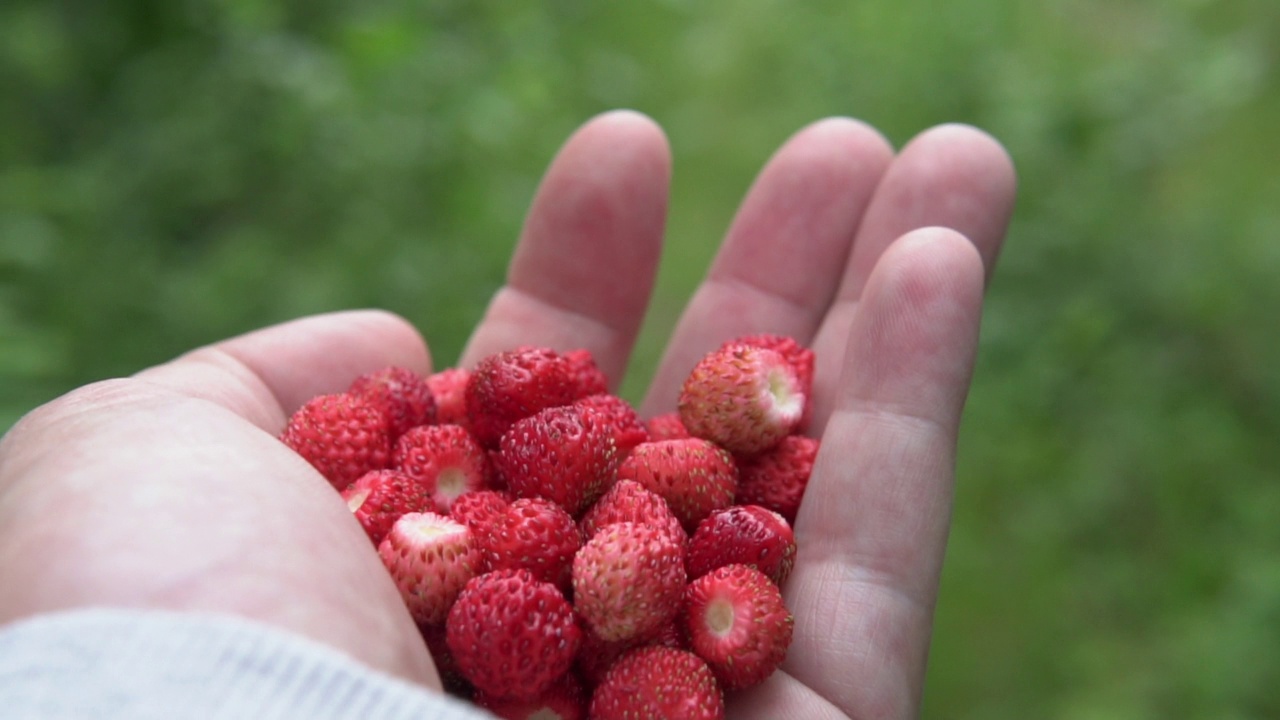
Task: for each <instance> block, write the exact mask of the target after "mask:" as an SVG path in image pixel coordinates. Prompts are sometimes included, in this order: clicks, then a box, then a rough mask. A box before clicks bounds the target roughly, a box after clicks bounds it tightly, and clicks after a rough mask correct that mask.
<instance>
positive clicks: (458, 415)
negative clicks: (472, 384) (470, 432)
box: [427, 368, 471, 427]
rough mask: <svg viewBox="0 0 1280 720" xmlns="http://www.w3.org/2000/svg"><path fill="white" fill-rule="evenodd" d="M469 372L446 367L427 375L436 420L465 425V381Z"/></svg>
mask: <svg viewBox="0 0 1280 720" xmlns="http://www.w3.org/2000/svg"><path fill="white" fill-rule="evenodd" d="M470 379H471V372H470V371H468V370H466V369H464V368H446V369H444V370H441V371H439V372H435V373H432V374H430V375H428V376H427V387H429V388H431V395H432V396H433V397H434V398H435V401H436V422H438V423H440V424H441V425H445V424H448V425H461V426H462V427H467V422H468V421H467V382H468V381H469V380H470Z"/></svg>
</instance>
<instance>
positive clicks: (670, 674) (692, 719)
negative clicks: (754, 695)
mask: <svg viewBox="0 0 1280 720" xmlns="http://www.w3.org/2000/svg"><path fill="white" fill-rule="evenodd" d="M590 717H591V718H593V720H671V719H672V718H681V720H723V718H724V696H723V694H722V693H721V691H720V687H719V686H718V685H717V684H716V679H715V676H714V675H713V674H712V672H711V669H710V668H709V667H707V663H706V662H705V661H704V660H703V659H702V658H700V657H698V656H697V655H694V654H693V653H691V652H688V651H686V650H676V649H674V648H668V647H662V646H649V647H643V648H640V649H637V650H633V651H631V652H629V653H627V654H626V655H624V656H623V657H622V658H620V659H619V660H618V661H617V662H616V663H614V665H613V667H612V668H610V669H609V672H608V673H607V674H606V675H605V677H604V680H603V681H602V682H601V683H600V685H599V686H598V687H597V688H596V690H595V692H594V693H593V694H592V696H591V709H590Z"/></svg>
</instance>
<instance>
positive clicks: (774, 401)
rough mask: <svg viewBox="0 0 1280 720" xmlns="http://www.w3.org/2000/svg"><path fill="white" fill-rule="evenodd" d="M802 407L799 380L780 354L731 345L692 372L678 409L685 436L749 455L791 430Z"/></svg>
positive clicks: (769, 444) (762, 349) (761, 450)
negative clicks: (705, 440) (686, 429)
mask: <svg viewBox="0 0 1280 720" xmlns="http://www.w3.org/2000/svg"><path fill="white" fill-rule="evenodd" d="M805 402H806V396H805V394H804V392H803V390H802V388H801V386H800V380H799V379H798V378H797V377H796V373H795V370H793V369H792V368H791V365H790V364H789V363H788V362H787V360H786V358H784V357H783V356H782V355H781V354H779V353H777V352H775V351H773V350H769V349H767V348H758V347H754V346H751V345H742V344H733V343H731V344H729V345H726V346H724V347H722V348H720V349H719V350H716V351H714V352H712V353H709V354H708V355H707V356H706V357H704V358H703V359H702V360H701V361H700V362H699V363H698V364H697V366H695V367H694V369H693V372H691V373H690V374H689V377H688V378H687V379H686V380H685V383H684V386H683V387H682V388H681V392H680V401H679V409H680V419H681V421H683V422H684V426H685V427H686V428H688V429H689V433H690V434H691V435H694V436H695V437H700V438H706V439H707V440H711V441H713V442H715V443H717V444H719V445H722V446H724V447H725V448H728V449H729V450H730V451H731V452H733V453H735V454H739V455H753V454H755V453H758V452H763V451H765V450H768V449H769V448H771V447H773V446H774V445H777V444H778V443H779V442H781V441H782V438H784V437H786V436H787V435H790V434H791V433H792V432H793V431H795V429H796V428H797V427H798V426H799V424H800V418H801V416H802V415H803V413H804V406H805Z"/></svg>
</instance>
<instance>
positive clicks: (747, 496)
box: [736, 435, 819, 525]
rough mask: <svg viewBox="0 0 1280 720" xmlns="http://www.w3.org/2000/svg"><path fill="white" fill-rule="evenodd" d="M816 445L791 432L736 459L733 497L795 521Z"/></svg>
mask: <svg viewBox="0 0 1280 720" xmlns="http://www.w3.org/2000/svg"><path fill="white" fill-rule="evenodd" d="M818 447H819V441H817V440H815V439H813V438H810V437H805V436H803V435H790V436H787V437H785V438H783V440H782V442H781V443H779V444H778V446H777V447H775V448H772V449H770V450H767V451H765V452H763V453H760V454H759V455H754V456H752V457H749V458H741V459H739V461H738V495H737V497H736V501H737V502H738V503H739V504H743V505H759V506H761V507H765V508H768V509H770V510H773V511H774V512H776V513H778V514H780V515H782V517H784V518H786V520H787V522H788V523H791V524H793V525H794V524H795V521H796V513H798V512H799V511H800V501H801V500H802V499H803V498H804V491H805V488H806V487H807V486H808V485H809V476H810V475H811V474H813V461H814V460H815V459H816V458H817V456H818Z"/></svg>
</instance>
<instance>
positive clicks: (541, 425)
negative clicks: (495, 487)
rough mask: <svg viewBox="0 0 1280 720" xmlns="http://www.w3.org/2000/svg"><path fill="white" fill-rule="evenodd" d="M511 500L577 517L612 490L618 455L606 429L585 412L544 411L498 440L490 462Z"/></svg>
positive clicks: (579, 409)
mask: <svg viewBox="0 0 1280 720" xmlns="http://www.w3.org/2000/svg"><path fill="white" fill-rule="evenodd" d="M494 460H495V464H496V465H497V470H498V474H499V476H501V477H502V478H503V480H505V482H506V485H507V488H508V489H509V490H511V492H512V494H514V495H515V496H517V497H542V498H546V499H548V500H551V501H552V502H554V503H556V504H558V505H560V506H561V507H563V508H564V509H565V510H566V511H568V513H569V514H570V515H573V516H574V517H578V516H580V515H581V514H582V513H583V512H585V511H586V509H587V508H588V507H590V506H591V504H592V503H594V502H595V501H596V500H597V499H598V498H599V497H600V496H601V495H602V494H603V493H604V491H605V490H607V489H608V488H609V486H610V485H612V484H613V479H614V473H615V472H616V470H617V467H618V454H617V450H616V448H615V446H614V441H613V435H612V433H611V432H610V430H609V426H608V425H607V424H606V423H605V422H604V420H603V419H602V418H601V417H600V416H599V415H597V414H596V412H595V411H594V410H591V409H590V408H587V407H578V406H574V405H566V406H562V407H554V408H547V409H546V410H542V411H540V412H538V413H537V414H536V415H532V416H530V417H527V418H524V419H522V420H519V421H518V422H516V423H515V424H513V425H512V426H511V429H510V430H509V431H508V432H507V433H506V434H505V435H503V436H502V444H501V446H500V447H499V449H498V454H497V455H496V456H495V458H494Z"/></svg>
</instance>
